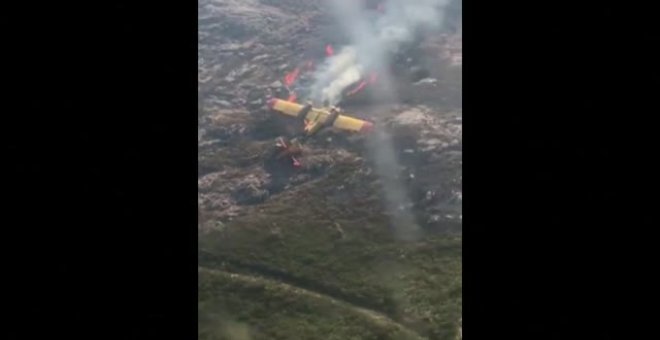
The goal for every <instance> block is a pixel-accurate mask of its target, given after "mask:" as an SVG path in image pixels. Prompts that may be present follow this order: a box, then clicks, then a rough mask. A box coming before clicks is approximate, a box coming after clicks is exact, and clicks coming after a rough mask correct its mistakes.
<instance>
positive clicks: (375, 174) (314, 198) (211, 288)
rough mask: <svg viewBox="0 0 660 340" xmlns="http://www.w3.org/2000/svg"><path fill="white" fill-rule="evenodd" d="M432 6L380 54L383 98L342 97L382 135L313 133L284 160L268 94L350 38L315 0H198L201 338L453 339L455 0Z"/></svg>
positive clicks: (457, 144)
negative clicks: (433, 12) (438, 20)
mask: <svg viewBox="0 0 660 340" xmlns="http://www.w3.org/2000/svg"><path fill="white" fill-rule="evenodd" d="M365 3H367V4H366V5H367V6H372V7H377V5H378V1H376V2H375V5H374V2H372V1H366V2H365ZM377 11H378V9H376V10H375V11H374V12H375V13H377ZM376 15H377V14H376ZM444 16H445V18H444V23H443V27H442V30H441V31H440V32H435V33H433V34H425V35H423V36H421V38H419V39H416V40H415V41H412V42H410V43H409V44H408V45H406V46H403V47H402V49H401V50H400V51H399V52H398V53H397V54H396V55H392V57H391V59H390V60H389V61H388V66H389V69H388V73H389V75H390V77H388V78H390V79H391V83H388V84H387V85H390V86H388V88H390V89H393V95H392V96H390V97H389V98H382V97H378V96H377V95H374V93H377V92H378V89H379V86H383V84H381V83H379V82H378V81H379V80H381V81H382V77H379V80H376V81H375V82H374V83H371V84H370V85H369V86H367V87H366V88H364V89H363V90H361V91H360V92H359V93H356V94H355V95H351V96H344V97H343V98H342V101H341V102H340V106H341V108H342V109H344V110H345V111H346V112H347V114H349V115H352V116H355V117H358V118H362V119H367V120H370V121H373V122H375V123H376V129H377V130H378V131H379V132H377V133H373V134H371V135H357V134H351V133H346V132H342V131H334V130H326V131H322V132H321V133H319V134H318V135H317V136H315V137H314V138H311V139H310V140H309V141H308V142H307V143H306V144H305V154H304V156H303V157H302V158H301V162H302V167H301V168H298V169H296V168H294V167H292V166H291V164H290V163H287V162H277V161H274V160H272V158H271V157H270V155H271V152H272V149H273V146H274V143H275V138H276V137H278V136H285V135H290V134H292V133H294V132H295V131H296V129H300V128H301V127H300V126H297V125H296V122H295V121H291V120H290V119H289V118H286V117H281V116H279V115H278V114H277V113H275V112H272V111H270V110H269V109H268V108H267V107H266V105H265V104H266V98H267V96H268V95H274V96H277V97H280V98H285V99H286V98H287V97H288V96H290V95H291V90H292V86H287V85H288V84H287V80H286V79H285V78H286V77H287V75H290V74H291V73H292V72H293V71H294V70H295V69H296V68H300V67H302V66H301V65H305V63H306V62H308V61H313V62H314V63H315V64H320V63H322V62H323V60H324V58H328V51H327V45H331V46H333V47H334V49H335V51H338V50H340V48H341V47H342V46H344V45H348V44H350V37H347V36H346V34H345V33H344V30H342V29H341V27H338V23H337V20H335V18H334V16H333V13H332V11H331V10H330V9H328V8H327V4H326V2H325V1H321V0H200V1H199V63H198V65H199V89H198V90H199V98H198V100H199V111H198V118H199V133H198V137H199V140H198V141H199V156H198V162H199V173H198V183H199V193H198V202H199V235H200V236H199V242H200V250H199V266H200V270H199V276H200V280H199V282H200V283H199V285H200V286H199V289H200V294H199V315H200V321H199V325H200V331H199V338H200V339H407V338H411V339H413V338H421V339H455V338H458V337H460V316H461V240H462V238H461V229H462V173H461V163H462V112H461V108H462V105H461V101H462V98H461V69H462V66H461V36H460V1H454V2H451V3H450V4H449V5H448V7H447V8H446V10H445V12H444ZM297 77H298V79H296V80H297V84H298V85H297V86H298V88H301V87H303V88H302V89H301V90H303V91H304V90H305V89H304V87H305V86H306V85H304V84H306V83H305V81H306V80H308V79H307V77H310V74H309V73H307V74H300V75H297ZM300 84H302V85H300ZM287 87H288V89H287ZM389 143H391V146H387V145H385V144H389ZM402 216H403V217H402ZM406 217H407V218H406ZM413 229H414V230H415V237H414V238H412V239H411V238H406V237H401V235H402V233H401V231H402V230H404V231H410V230H413Z"/></svg>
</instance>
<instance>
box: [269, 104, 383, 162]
mask: <svg viewBox="0 0 660 340" xmlns="http://www.w3.org/2000/svg"><path fill="white" fill-rule="evenodd" d="M268 107H269V108H270V109H271V110H274V111H277V112H280V113H282V114H284V115H287V116H291V117H295V118H298V119H299V120H300V121H302V122H304V124H305V128H304V132H303V136H302V138H303V139H306V138H307V137H310V136H312V135H314V134H315V133H317V132H319V131H320V130H322V129H323V128H327V127H334V128H337V129H340V130H345V131H351V132H360V133H365V132H369V131H371V130H372V129H373V123H371V122H367V121H365V120H362V119H357V118H353V117H349V116H345V115H342V114H340V112H339V109H337V108H336V107H330V108H327V109H321V108H314V107H312V105H311V104H309V103H308V104H305V105H301V104H298V103H295V102H291V101H288V100H284V99H278V98H272V99H270V100H269V101H268ZM277 146H278V147H279V148H281V149H283V152H282V153H281V154H280V157H282V156H290V157H291V158H292V160H293V165H294V166H296V167H298V166H300V162H298V160H297V159H296V158H295V156H296V155H298V154H300V153H301V152H302V149H301V147H300V141H299V140H298V139H297V138H294V139H293V140H292V141H291V142H290V143H287V142H286V141H285V140H284V139H283V138H279V140H278V143H277ZM278 158H279V157H278Z"/></svg>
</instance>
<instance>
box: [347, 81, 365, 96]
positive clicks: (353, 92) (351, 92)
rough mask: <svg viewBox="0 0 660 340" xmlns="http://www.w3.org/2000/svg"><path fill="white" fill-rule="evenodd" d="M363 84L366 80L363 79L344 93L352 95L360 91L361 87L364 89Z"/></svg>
mask: <svg viewBox="0 0 660 340" xmlns="http://www.w3.org/2000/svg"><path fill="white" fill-rule="evenodd" d="M365 86H367V81H366V80H363V81H361V82H360V84H358V86H356V87H355V88H354V89H352V90H350V91H349V92H348V93H346V95H347V96H352V95H354V94H356V93H358V92H360V91H362V89H364V87H365Z"/></svg>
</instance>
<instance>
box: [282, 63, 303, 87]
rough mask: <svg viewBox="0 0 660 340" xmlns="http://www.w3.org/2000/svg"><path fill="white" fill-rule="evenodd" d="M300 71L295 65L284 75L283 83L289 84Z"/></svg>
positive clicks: (296, 77) (291, 83)
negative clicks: (293, 68)
mask: <svg viewBox="0 0 660 340" xmlns="http://www.w3.org/2000/svg"><path fill="white" fill-rule="evenodd" d="M299 73H300V68H298V67H296V69H295V70H293V71H291V72H290V73H288V74H287V75H286V76H285V77H284V84H285V85H286V86H291V85H293V83H294V82H295V81H296V79H298V74H299Z"/></svg>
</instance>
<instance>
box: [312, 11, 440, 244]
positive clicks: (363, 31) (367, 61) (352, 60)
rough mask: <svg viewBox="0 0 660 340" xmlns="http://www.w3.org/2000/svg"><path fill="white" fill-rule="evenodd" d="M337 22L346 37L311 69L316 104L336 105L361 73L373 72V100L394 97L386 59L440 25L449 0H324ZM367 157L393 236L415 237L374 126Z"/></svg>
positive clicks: (386, 139) (383, 140) (395, 168)
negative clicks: (366, 3)
mask: <svg viewBox="0 0 660 340" xmlns="http://www.w3.org/2000/svg"><path fill="white" fill-rule="evenodd" d="M329 2H330V4H331V7H332V10H333V12H334V13H335V16H336V18H337V20H338V21H339V25H340V26H341V27H343V29H344V30H345V31H346V34H347V35H348V37H349V38H350V40H351V45H349V46H347V47H344V48H343V49H342V50H341V51H340V52H339V53H338V54H336V55H334V56H332V57H331V58H328V59H327V60H326V62H325V64H324V65H322V66H321V67H320V68H319V70H318V71H317V73H316V77H315V84H314V86H313V87H312V99H313V101H314V102H315V103H316V104H320V103H325V102H327V103H328V104H330V105H336V104H337V103H338V102H339V101H340V100H341V95H342V92H343V90H345V89H346V88H347V87H348V86H350V85H351V84H353V83H355V82H356V81H358V80H360V79H361V78H362V77H363V76H364V74H365V73H366V72H369V71H376V72H377V73H378V75H379V77H378V78H379V86H377V87H375V88H373V90H372V92H371V95H372V96H374V99H375V101H379V100H382V99H390V100H392V99H393V98H396V91H394V89H393V86H392V85H391V84H392V76H391V75H390V74H389V72H388V70H389V68H388V61H389V59H390V57H391V56H392V55H393V54H394V53H396V52H398V49H399V48H400V47H401V46H402V45H403V44H405V43H409V42H412V41H414V39H415V35H416V34H417V32H418V31H419V30H422V29H423V30H433V29H439V28H440V27H441V25H442V19H443V15H444V8H445V6H446V5H447V4H448V3H449V0H386V1H385V2H384V6H385V13H383V14H382V15H380V16H376V17H374V16H372V15H369V14H368V13H367V12H366V11H365V10H364V8H362V6H361V5H360V3H361V2H360V1H355V0H331V1H329ZM367 147H368V148H369V150H370V152H369V156H370V158H371V160H372V162H373V164H374V170H375V172H376V174H377V175H378V177H379V178H380V180H381V184H382V189H383V196H384V199H385V200H384V203H385V204H386V208H387V211H389V212H390V213H392V219H393V220H392V224H393V225H394V227H395V232H396V236H398V237H399V238H401V239H404V240H410V241H414V240H417V239H418V238H419V236H420V228H419V226H418V225H417V223H416V222H415V219H414V217H413V216H412V214H411V213H410V212H409V211H408V210H407V209H408V208H409V207H410V206H412V204H411V202H410V199H409V197H408V195H407V192H406V189H405V186H404V185H403V183H402V181H401V180H400V179H399V175H400V168H401V167H400V164H399V161H398V159H397V153H396V152H395V149H394V145H393V143H392V139H391V137H390V135H389V134H388V133H387V132H386V131H385V130H384V129H376V131H374V133H373V134H372V135H371V137H370V138H369V139H368V143H367Z"/></svg>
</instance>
